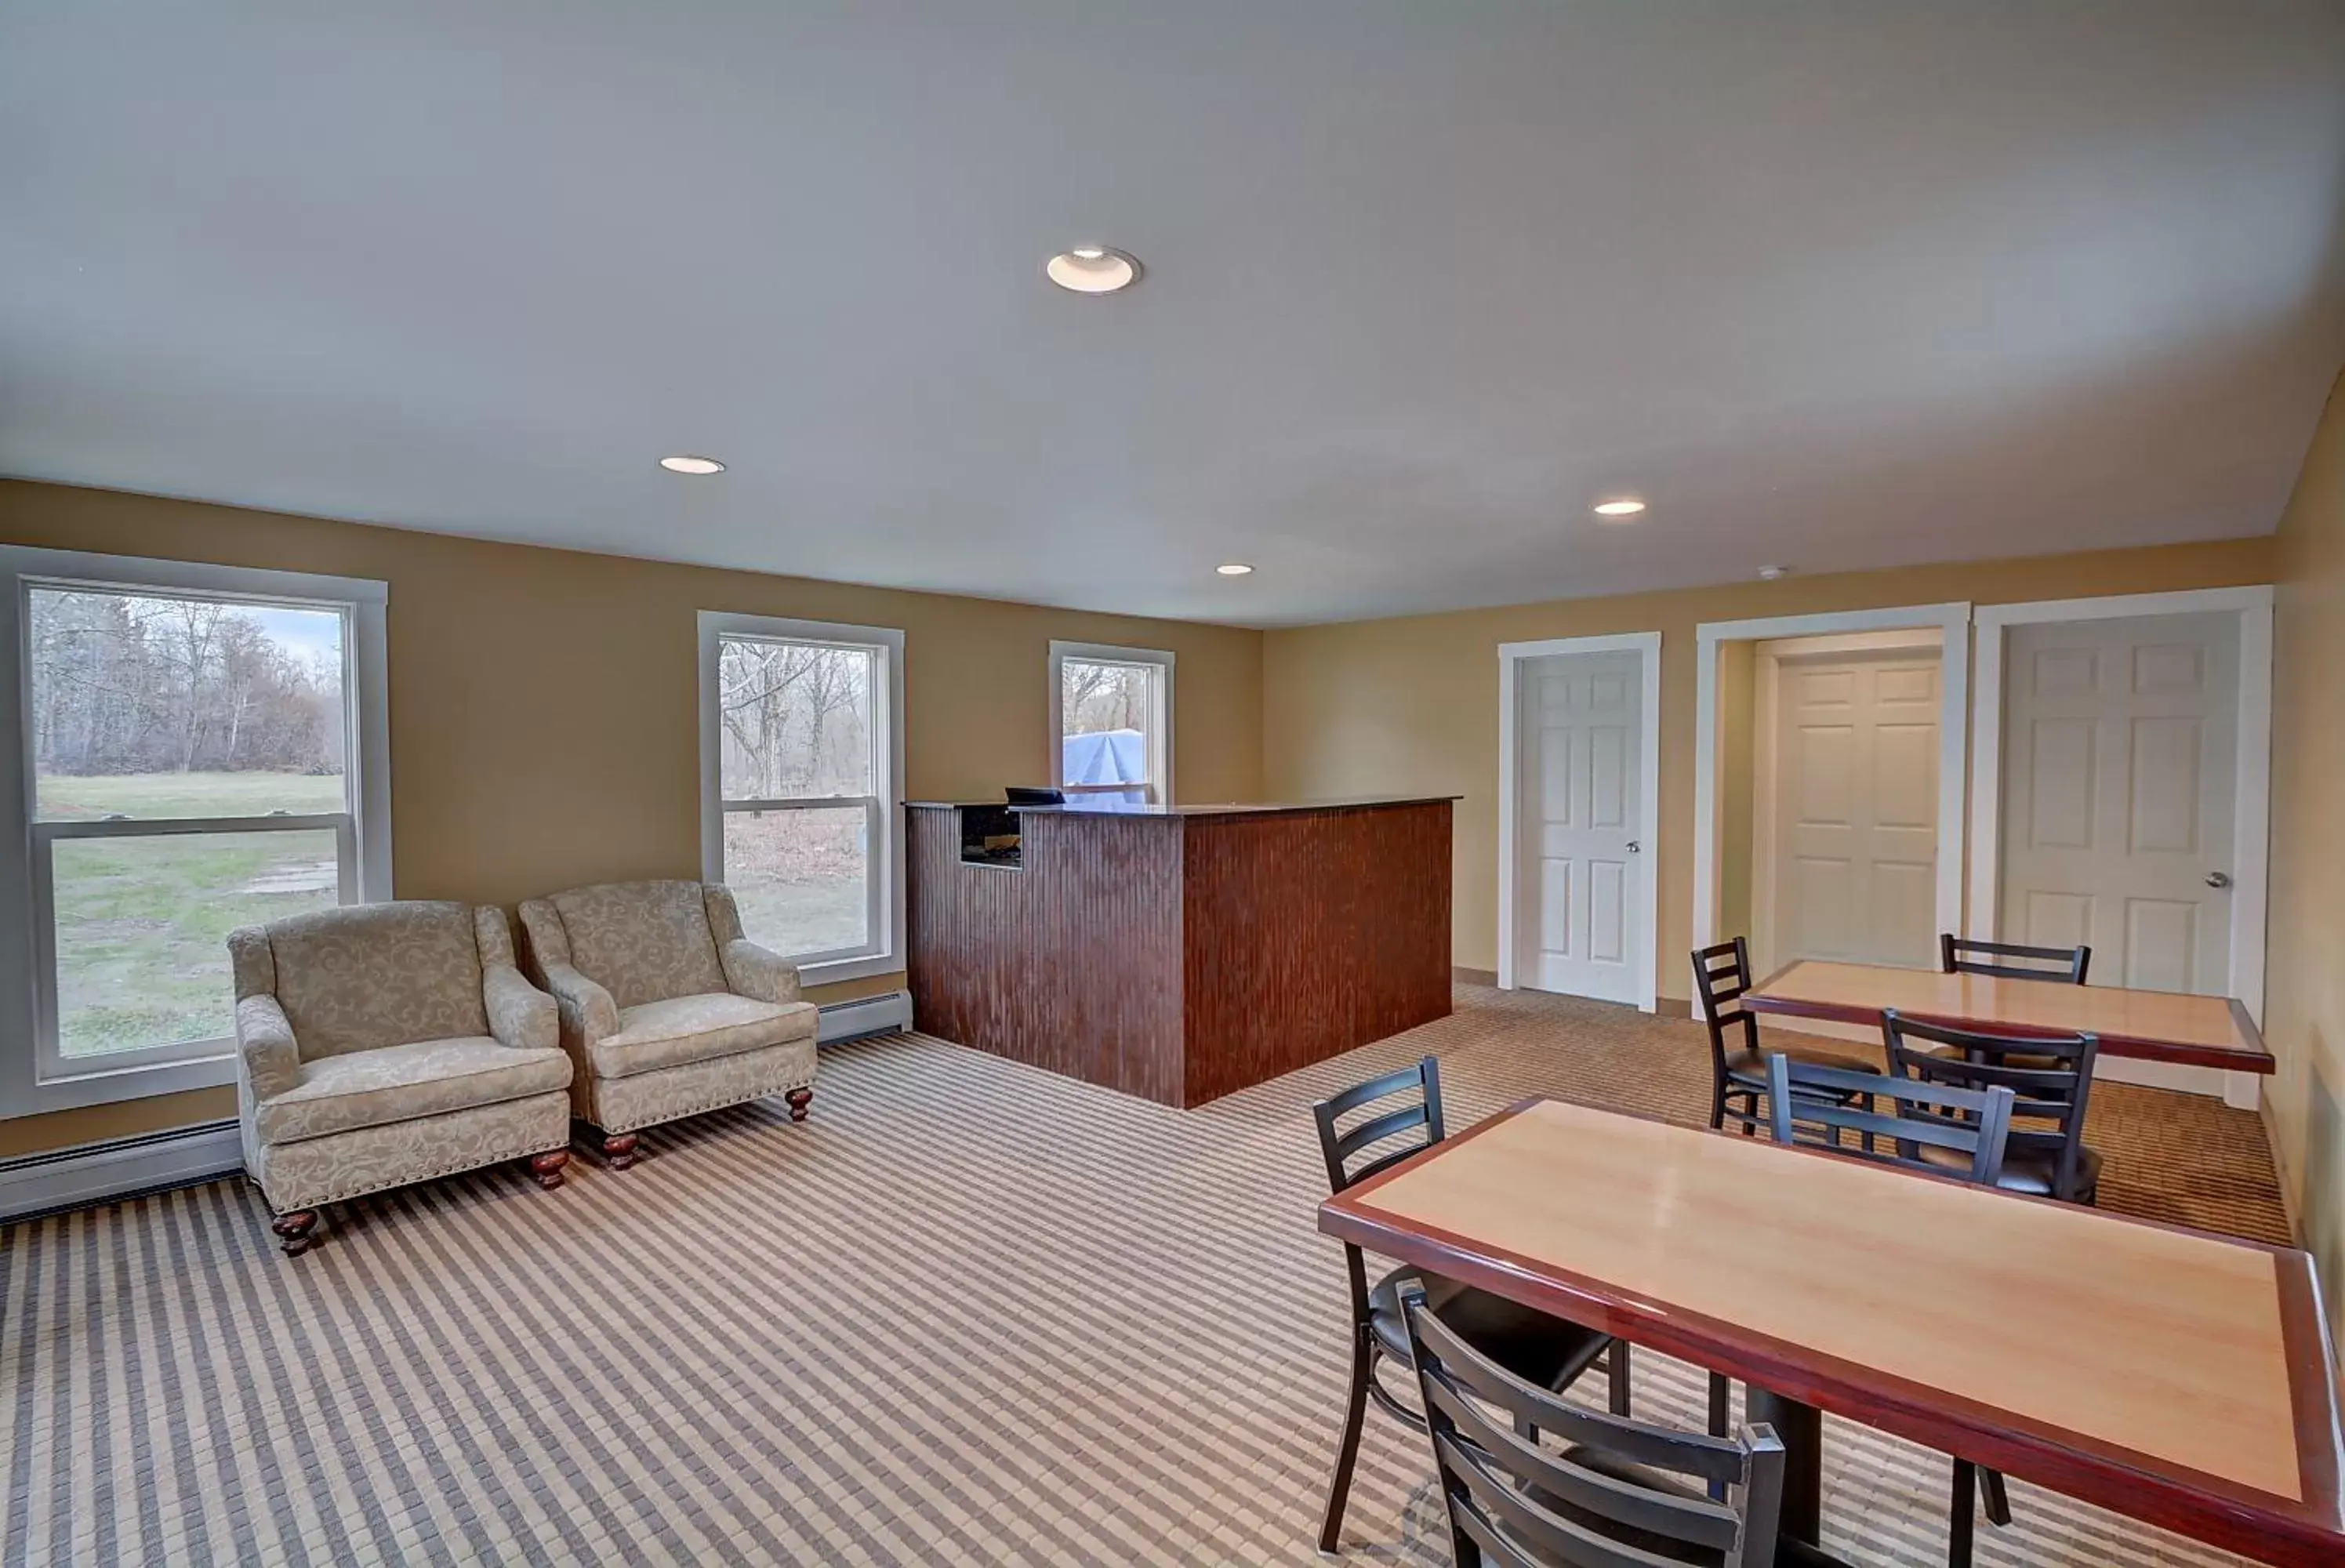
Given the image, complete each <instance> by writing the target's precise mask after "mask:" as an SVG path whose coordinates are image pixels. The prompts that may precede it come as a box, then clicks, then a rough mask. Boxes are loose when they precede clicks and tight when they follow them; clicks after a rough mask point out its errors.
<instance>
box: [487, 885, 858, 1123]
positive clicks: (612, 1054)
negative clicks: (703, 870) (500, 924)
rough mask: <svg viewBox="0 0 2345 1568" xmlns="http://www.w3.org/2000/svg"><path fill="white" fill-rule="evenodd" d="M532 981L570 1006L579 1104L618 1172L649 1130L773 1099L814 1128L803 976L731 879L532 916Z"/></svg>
mask: <svg viewBox="0 0 2345 1568" xmlns="http://www.w3.org/2000/svg"><path fill="white" fill-rule="evenodd" d="M521 924H522V930H523V935H524V936H527V938H528V954H527V962H528V965H529V974H530V977H531V978H532V979H533V980H535V981H536V982H537V983H538V984H539V985H541V986H544V987H545V988H546V989H547V990H548V991H551V992H552V993H553V996H554V999H555V1000H556V1001H557V1002H558V1003H560V1005H561V1012H562V1046H563V1049H564V1050H566V1051H568V1052H569V1053H570V1059H571V1062H572V1064H573V1065H574V1067H576V1069H577V1074H576V1076H575V1077H574V1078H573V1079H572V1080H571V1087H570V1094H571V1101H572V1104H573V1106H574V1108H575V1110H576V1112H577V1115H578V1117H579V1118H580V1119H581V1120H584V1121H586V1122H589V1123H592V1124H593V1125H594V1127H595V1128H598V1129H599V1130H600V1131H601V1133H602V1138H603V1153H604V1158H606V1159H607V1160H608V1161H609V1163H610V1165H611V1168H613V1169H614V1170H624V1169H625V1168H627V1167H628V1166H630V1165H633V1164H634V1161H635V1158H636V1154H637V1146H638V1138H637V1133H638V1131H639V1129H641V1128H646V1127H650V1126H653V1125H655V1124H656V1123H659V1122H664V1121H674V1120H676V1119H678V1118H682V1117H687V1116H695V1115H698V1114H699V1113H700V1112H703V1111H711V1110H719V1109H722V1108H725V1107H726V1106H733V1105H739V1104H741V1103H743V1102H744V1101H746V1100H753V1099H760V1098H764V1097H766V1096H767V1095H777V1094H778V1095H784V1096H787V1098H788V1100H789V1107H790V1119H791V1120H793V1121H804V1120H805V1119H806V1114H807V1102H808V1101H810V1100H811V1099H813V1098H814V1073H815V1026H816V1022H817V1013H816V1009H815V1007H814V1006H813V1005H812V1004H811V1003H808V1002H805V1001H801V1000H800V999H799V997H798V972H797V969H795V968H793V967H792V966H790V965H788V964H787V963H786V962H784V961H783V960H782V959H780V958H778V957H777V956H775V955H773V954H771V953H769V952H767V951H766V949H765V948H763V947H760V946H756V944H755V943H753V942H750V941H749V940H747V939H746V937H744V936H742V935H741V915H740V911H739V910H738V909H737V908H736V906H735V905H734V902H733V894H732V892H731V890H730V889H728V888H726V886H725V885H723V884H721V883H714V882H710V883H701V882H617V883H608V884H605V885H602V886H598V887H578V888H573V889H572V890H571V891H569V892H567V893H557V894H555V895H553V896H552V897H550V898H533V899H531V900H530V901H529V902H528V903H526V904H524V905H522V906H521Z"/></svg>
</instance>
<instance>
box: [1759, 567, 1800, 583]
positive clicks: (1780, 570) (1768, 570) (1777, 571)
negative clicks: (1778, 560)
mask: <svg viewBox="0 0 2345 1568" xmlns="http://www.w3.org/2000/svg"><path fill="white" fill-rule="evenodd" d="M1791 570H1792V569H1791V568H1790V567H1788V566H1762V567H1761V568H1760V569H1759V575H1760V577H1761V579H1762V580H1763V581H1765V582H1774V581H1775V579H1777V578H1778V577H1781V576H1782V575H1783V574H1784V573H1786V572H1790V571H1791Z"/></svg>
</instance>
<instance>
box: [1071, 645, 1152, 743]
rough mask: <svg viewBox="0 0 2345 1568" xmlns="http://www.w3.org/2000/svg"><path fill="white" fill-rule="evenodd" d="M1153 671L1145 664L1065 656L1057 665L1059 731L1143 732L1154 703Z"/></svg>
mask: <svg viewBox="0 0 2345 1568" xmlns="http://www.w3.org/2000/svg"><path fill="white" fill-rule="evenodd" d="M1155 676H1156V671H1155V668H1154V667H1153V666H1152V665H1147V664H1101V663H1092V662H1091V660H1089V659H1066V660H1061V662H1060V664H1059V684H1060V698H1059V702H1060V707H1059V712H1060V713H1061V721H1060V727H1061V733H1065V734H1070V735H1093V734H1098V733H1101V732H1102V731H1105V730H1134V731H1139V732H1142V733H1145V732H1146V731H1147V728H1148V722H1149V712H1150V710H1151V708H1152V706H1153V705H1154V701H1155V699H1154V696H1153V682H1154V680H1155Z"/></svg>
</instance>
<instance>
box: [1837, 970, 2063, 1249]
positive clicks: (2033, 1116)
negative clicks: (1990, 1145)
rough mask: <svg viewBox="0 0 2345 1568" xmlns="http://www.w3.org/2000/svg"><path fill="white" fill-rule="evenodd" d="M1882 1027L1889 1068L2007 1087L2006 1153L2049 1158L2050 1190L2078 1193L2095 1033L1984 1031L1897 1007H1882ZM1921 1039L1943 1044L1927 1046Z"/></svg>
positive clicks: (1946, 1082) (1928, 1079)
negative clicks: (2008, 1122)
mask: <svg viewBox="0 0 2345 1568" xmlns="http://www.w3.org/2000/svg"><path fill="white" fill-rule="evenodd" d="M1881 1032H1882V1035H1883V1038H1884V1039H1885V1040H1886V1041H1887V1042H1888V1047H1889V1068H1890V1071H1892V1072H1893V1073H1895V1074H1896V1075H1897V1076H1898V1077H1904V1078H1911V1079H1913V1080H1914V1082H1916V1083H1925V1084H1934V1085H1937V1086H1941V1087H1952V1088H1962V1089H1970V1090H1985V1089H1993V1088H2002V1089H2005V1090H2008V1091H2009V1092H2010V1094H2011V1096H2012V1105H2011V1116H2012V1122H2011V1131H2010V1136H2009V1139H2008V1142H2007V1146H2006V1148H2007V1153H2006V1158H2009V1157H2010V1156H2013V1155H2025V1156H2030V1157H2035V1158H2044V1159H2048V1160H2050V1161H2051V1162H2052V1178H2051V1180H2050V1181H2049V1182H2048V1183H2047V1185H2048V1186H2049V1187H2050V1189H2051V1192H2052V1196H2053V1197H2055V1198H2057V1199H2061V1200H2062V1201H2064V1202H2073V1201H2074V1200H2075V1199H2076V1197H2077V1196H2078V1189H2079V1187H2080V1185H2081V1184H2080V1181H2079V1178H2078V1171H2079V1169H2080V1168H2081V1166H2082V1161H2083V1158H2084V1150H2085V1118H2086V1113H2087V1112H2088V1111H2089V1110H2090V1109H2091V1102H2092V1095H2093V1066H2094V1064H2095V1063H2096V1061H2098V1060H2099V1059H2100V1045H2101V1043H2100V1039H2099V1037H2097V1036H2095V1035H2090V1034H2076V1035H2046V1036H2024V1035H1998V1034H1989V1033H1985V1032H1984V1031H1981V1030H1977V1029H1957V1028H1954V1027H1950V1026H1947V1025H1944V1024H1925V1023H1923V1022H1921V1021H1920V1020H1918V1019H1914V1018H1909V1017H1905V1016H1904V1015H1903V1014H1902V1013H1899V1012H1898V1011H1897V1010H1896V1009H1895V1008H1890V1009H1888V1010H1886V1011H1884V1012H1883V1014H1882V1016H1881ZM1918 1042H1927V1043H1928V1044H1930V1045H1936V1046H1942V1047H1946V1049H1945V1050H1944V1051H1932V1050H1928V1049H1925V1048H1924V1046H1923V1045H1922V1044H1920V1043H1918ZM2047 1123H2048V1124H2049V1125H2048V1126H2047V1125H2046V1124H2047Z"/></svg>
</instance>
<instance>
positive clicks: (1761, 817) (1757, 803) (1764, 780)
mask: <svg viewBox="0 0 2345 1568" xmlns="http://www.w3.org/2000/svg"><path fill="white" fill-rule="evenodd" d="M1922 652H1931V653H1934V654H1936V655H1937V656H1938V662H1939V665H1940V670H1939V674H1938V679H1939V680H1940V681H1942V682H1943V681H1944V679H1945V678H1946V677H1945V672H1944V663H1945V657H1946V650H1945V645H1944V635H1943V634H1942V633H1941V632H1939V630H1938V628H1937V627H1935V626H1902V627H1899V628H1898V629H1896V630H1895V631H1892V632H1839V633H1836V634H1832V635H1828V636H1822V637H1775V638H1770V639H1768V640H1766V641H1765V642H1758V643H1754V644H1753V645H1752V648H1751V654H1752V658H1751V930H1750V937H1751V963H1752V965H1753V966H1756V967H1757V968H1759V969H1760V970H1761V971H1762V972H1765V971H1767V970H1770V969H1771V968H1773V967H1774V966H1776V959H1775V936H1776V933H1775V908H1774V905H1775V874H1776V871H1777V870H1778V867H1777V865H1776V855H1775V831H1774V830H1775V828H1776V826H1777V825H1779V824H1777V823H1776V821H1775V806H1776V794H1775V788H1776V784H1777V774H1776V770H1777V769H1778V768H1779V767H1781V766H1782V748H1781V746H1780V745H1779V744H1778V741H1779V738H1780V737H1779V736H1778V735H1777V733H1776V731H1777V729H1778V727H1779V720H1780V715H1781V713H1782V708H1781V704H1782V680H1783V662H1784V661H1785V660H1787V659H1788V660H1791V661H1792V662H1793V663H1798V662H1800V661H1802V660H1805V659H1825V658H1831V657H1832V656H1833V655H1835V654H1838V655H1841V656H1843V657H1853V658H1894V657H1897V656H1898V655H1901V654H1903V655H1909V656H1910V655H1916V654H1920V653H1922ZM1941 720H1942V723H1941V731H1942V733H1940V735H1939V738H1938V744H1939V745H1940V746H1941V747H1943V746H1944V744H1945V736H1944V733H1943V728H1944V725H1943V714H1942V715H1941ZM1941 782H1942V783H1943V782H1944V781H1943V779H1942V780H1941Z"/></svg>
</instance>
